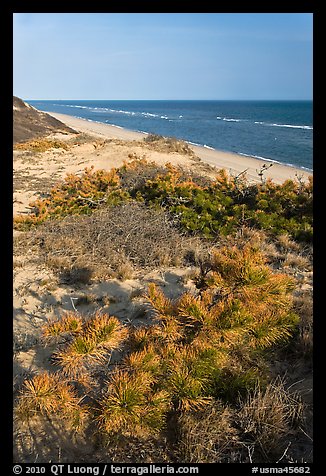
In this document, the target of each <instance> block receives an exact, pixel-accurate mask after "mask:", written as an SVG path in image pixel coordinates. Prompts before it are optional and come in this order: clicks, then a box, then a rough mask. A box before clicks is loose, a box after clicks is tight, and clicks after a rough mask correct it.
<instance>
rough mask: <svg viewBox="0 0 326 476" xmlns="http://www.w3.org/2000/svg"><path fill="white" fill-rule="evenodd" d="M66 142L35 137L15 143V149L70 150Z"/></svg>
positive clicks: (35, 150) (34, 150)
mask: <svg viewBox="0 0 326 476" xmlns="http://www.w3.org/2000/svg"><path fill="white" fill-rule="evenodd" d="M68 148H69V146H68V144H67V143H66V142H63V141H60V140H54V139H34V140H29V141H26V142H20V143H18V144H15V145H14V150H28V151H33V152H45V151H46V150H49V149H64V150H68Z"/></svg>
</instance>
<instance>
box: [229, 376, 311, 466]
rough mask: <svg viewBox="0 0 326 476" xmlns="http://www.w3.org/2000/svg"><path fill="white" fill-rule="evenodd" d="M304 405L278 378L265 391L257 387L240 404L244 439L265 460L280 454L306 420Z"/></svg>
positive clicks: (239, 415) (239, 414) (239, 416)
mask: <svg viewBox="0 0 326 476" xmlns="http://www.w3.org/2000/svg"><path fill="white" fill-rule="evenodd" d="M303 410H304V404H303V403H302V400H301V398H300V396H299V394H298V393H295V392H293V393H290V391H288V390H287V389H286V388H285V384H284V382H283V381H282V380H281V379H280V378H277V379H276V380H275V381H274V382H271V383H270V384H268V385H267V387H266V388H265V389H264V390H262V389H261V388H260V387H259V386H257V387H256V389H255V391H254V393H253V394H252V395H249V397H248V398H247V400H246V401H241V402H240V409H239V412H238V416H237V418H238V424H239V426H240V428H241V431H242V432H243V434H244V436H245V437H246V438H247V439H249V440H250V441H251V442H252V443H253V444H254V445H255V447H256V448H257V449H258V450H259V451H260V452H261V454H262V456H263V457H266V456H270V455H273V454H275V453H277V454H279V452H280V448H281V447H282V442H284V438H287V439H291V438H292V437H293V434H294V429H295V428H297V427H298V426H299V425H300V423H301V422H302V419H303Z"/></svg>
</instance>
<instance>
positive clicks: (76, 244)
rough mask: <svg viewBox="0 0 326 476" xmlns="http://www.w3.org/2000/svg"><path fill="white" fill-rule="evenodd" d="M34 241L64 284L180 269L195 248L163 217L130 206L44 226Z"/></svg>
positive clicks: (159, 212)
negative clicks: (170, 267) (161, 269)
mask: <svg viewBox="0 0 326 476" xmlns="http://www.w3.org/2000/svg"><path fill="white" fill-rule="evenodd" d="M33 240H34V242H36V243H40V244H41V248H40V251H41V253H42V255H43V257H44V259H45V261H46V264H47V265H48V266H50V267H51V268H53V269H55V270H57V271H59V272H61V277H62V279H63V280H64V281H69V282H83V283H87V282H90V281H91V279H92V278H99V279H100V278H105V277H118V278H120V279H129V278H131V277H132V276H133V274H134V272H135V271H136V270H139V269H150V268H156V267H160V266H178V265H182V264H185V263H187V262H188V259H189V257H191V256H193V254H194V250H195V249H196V247H198V245H199V240H198V239H196V238H190V237H185V236H184V235H183V234H182V233H180V232H179V231H178V230H176V229H175V228H174V227H173V226H172V224H170V223H169V222H168V220H167V216H166V214H165V213H164V211H162V210H154V209H148V208H146V207H145V206H144V205H142V204H139V203H132V202H130V203H126V204H123V205H119V206H116V207H110V208H105V209H102V210H98V211H97V212H94V213H93V214H92V215H91V216H78V217H77V216H71V217H67V218H66V219H64V220H60V221H59V220H50V221H47V222H46V223H44V224H43V225H42V226H41V227H39V228H38V230H37V231H36V232H34V238H33Z"/></svg>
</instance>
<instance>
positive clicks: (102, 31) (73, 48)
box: [13, 13, 313, 99]
mask: <svg viewBox="0 0 326 476" xmlns="http://www.w3.org/2000/svg"><path fill="white" fill-rule="evenodd" d="M312 22H313V15H312V14H310V13H278V14H277V13H255V14H252V13H229V14H224V13H223V14H220V13H101V14H99V13H15V14H14V18H13V26H14V38H13V53H14V58H13V65H14V75H13V78H14V85H13V86H14V95H16V96H19V97H21V98H23V99H312V29H313V28H312Z"/></svg>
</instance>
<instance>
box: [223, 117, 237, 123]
mask: <svg viewBox="0 0 326 476" xmlns="http://www.w3.org/2000/svg"><path fill="white" fill-rule="evenodd" d="M222 121H226V122H241V119H233V118H228V117H223V119H222Z"/></svg>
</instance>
